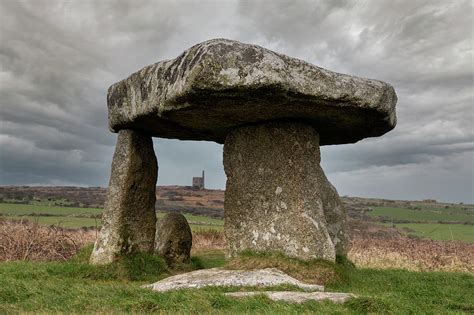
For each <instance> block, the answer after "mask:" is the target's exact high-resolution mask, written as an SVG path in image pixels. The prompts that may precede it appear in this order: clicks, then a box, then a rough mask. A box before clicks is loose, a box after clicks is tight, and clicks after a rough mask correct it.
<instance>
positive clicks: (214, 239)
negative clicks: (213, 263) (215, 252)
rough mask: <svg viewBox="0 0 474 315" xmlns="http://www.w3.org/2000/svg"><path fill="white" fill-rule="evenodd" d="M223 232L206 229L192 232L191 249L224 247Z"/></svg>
mask: <svg viewBox="0 0 474 315" xmlns="http://www.w3.org/2000/svg"><path fill="white" fill-rule="evenodd" d="M225 245H226V242H225V237H224V232H222V231H215V230H208V231H198V232H194V233H193V249H224V248H225Z"/></svg>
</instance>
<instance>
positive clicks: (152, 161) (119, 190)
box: [90, 130, 158, 264]
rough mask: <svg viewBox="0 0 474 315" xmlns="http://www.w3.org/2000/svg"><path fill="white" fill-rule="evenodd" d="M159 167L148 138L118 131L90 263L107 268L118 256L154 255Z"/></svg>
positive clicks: (132, 132) (143, 135) (131, 132)
mask: <svg viewBox="0 0 474 315" xmlns="http://www.w3.org/2000/svg"><path fill="white" fill-rule="evenodd" d="M157 176H158V163H157V161H156V157H155V153H154V151H153V142H152V139H151V137H150V136H149V135H146V134H143V133H141V132H138V131H133V130H121V131H120V132H119V134H118V139H117V146H116V148H115V153H114V158H113V161H112V172H111V175H110V182H109V189H108V192H107V201H106V203H105V208H104V212H103V215H102V229H101V230H100V234H99V237H98V239H97V241H96V243H95V246H94V251H93V252H92V255H91V258H90V261H91V263H93V264H107V263H111V262H112V261H114V259H115V258H116V257H117V256H119V255H126V254H131V253H134V252H153V249H154V242H155V229H156V214H155V200H156V195H155V190H156V180H157Z"/></svg>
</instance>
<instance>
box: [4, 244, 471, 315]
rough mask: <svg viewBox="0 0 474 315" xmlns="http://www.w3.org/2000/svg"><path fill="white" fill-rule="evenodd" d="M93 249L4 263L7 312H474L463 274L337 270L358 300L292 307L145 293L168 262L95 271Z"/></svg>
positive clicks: (200, 257)
mask: <svg viewBox="0 0 474 315" xmlns="http://www.w3.org/2000/svg"><path fill="white" fill-rule="evenodd" d="M88 253H89V252H88V251H83V252H81V254H80V255H79V257H77V258H75V259H73V260H72V261H69V262H63V263H58V262H50V263H34V262H8V263H0V313H23V312H31V313H58V312H59V313H91V312H94V313H96V312H100V313H110V312H116V313H117V312H119V313H123V312H135V313H137V312H140V313H150V312H162V313H168V314H176V313H181V314H182V313H187V314H189V313H192V314H195V313H219V314H222V313H225V314H236V313H245V314H249V313H264V314H283V313H284V314H305V313H333V314H334V313H339V314H354V313H355V314H364V313H397V314H408V313H412V314H420V313H433V314H447V313H452V314H455V313H458V314H459V313H463V312H464V313H469V312H471V313H472V312H474V304H473V301H474V277H473V276H472V275H467V274H461V273H437V272H423V273H421V272H409V271H403V270H373V269H355V268H353V267H350V266H349V265H340V266H338V267H337V270H338V272H339V273H340V274H341V276H340V277H337V278H335V280H334V281H332V282H329V283H327V284H326V287H327V289H328V290H330V291H340V292H352V293H355V294H357V295H358V296H359V297H358V298H356V299H353V300H351V301H349V302H346V303H345V304H342V305H336V304H332V303H330V302H323V303H317V302H308V303H304V304H301V305H299V304H290V303H284V302H272V301H270V300H269V299H267V298H264V297H261V296H257V297H252V298H247V299H242V300H234V299H232V298H230V297H225V296H223V295H222V293H223V292H226V291H235V290H237V288H207V289H200V290H178V291H173V292H168V293H157V292H153V291H151V290H148V289H142V288H140V285H142V284H144V283H151V282H154V281H157V280H159V279H161V278H163V277H166V276H167V275H169V271H168V270H166V269H165V267H164V265H163V261H162V260H161V259H160V258H158V257H154V256H147V255H141V256H138V257H137V258H134V259H129V260H127V261H121V262H120V263H117V264H115V265H113V266H105V267H104V266H102V267H96V266H90V265H88V264H87V263H86V262H85V260H86V259H87V257H88ZM224 264H225V261H224V258H223V253H222V252H218V251H211V252H202V253H199V252H198V253H195V255H194V257H193V265H194V268H196V267H197V268H199V267H200V268H210V267H216V266H222V265H224Z"/></svg>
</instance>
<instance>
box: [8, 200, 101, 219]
mask: <svg viewBox="0 0 474 315" xmlns="http://www.w3.org/2000/svg"><path fill="white" fill-rule="evenodd" d="M32 213H41V214H52V215H65V216H67V215H83V214H90V215H94V214H100V213H102V209H99V208H73V207H55V206H45V205H34V204H33V205H23V204H12V203H0V214H4V215H5V214H9V215H27V214H32Z"/></svg>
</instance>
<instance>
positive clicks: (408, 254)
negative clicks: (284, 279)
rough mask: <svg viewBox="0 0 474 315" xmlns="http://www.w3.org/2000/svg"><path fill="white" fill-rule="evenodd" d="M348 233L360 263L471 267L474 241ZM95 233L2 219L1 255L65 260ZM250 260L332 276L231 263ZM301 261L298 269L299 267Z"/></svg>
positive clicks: (212, 243)
mask: <svg viewBox="0 0 474 315" xmlns="http://www.w3.org/2000/svg"><path fill="white" fill-rule="evenodd" d="M352 223H354V222H352ZM351 234H352V235H353V236H352V242H351V246H350V249H349V253H348V258H349V260H350V261H352V262H353V263H354V264H355V265H356V266H358V267H366V268H383V269H385V268H402V269H408V270H413V271H461V272H468V273H474V244H465V243H453V242H442V241H431V240H423V239H410V238H407V237H405V236H403V235H401V234H400V233H399V232H397V231H396V230H395V229H390V228H385V227H380V226H373V225H368V224H366V223H363V224H362V223H356V224H355V225H354V224H352V226H351ZM95 236H96V235H95V231H90V230H89V231H83V230H65V229H61V228H56V227H44V226H41V225H38V224H36V223H29V222H23V223H21V222H13V221H8V220H2V219H0V261H13V260H33V261H52V260H67V259H68V258H70V257H71V256H73V255H75V254H76V253H77V252H78V250H79V249H80V248H81V247H83V246H84V245H86V244H90V243H92V242H94V240H95ZM225 246H226V243H225V238H224V233H223V232H222V231H213V230H210V231H198V232H195V233H194V234H193V250H212V249H213V250H215V249H217V250H222V249H224V248H225ZM273 260H275V259H273ZM250 265H252V266H254V268H257V267H262V268H264V267H277V268H280V269H281V270H283V271H286V272H288V273H290V274H294V275H295V277H297V278H305V279H310V281H312V280H311V279H318V281H319V280H320V279H321V278H322V277H323V276H324V277H326V276H327V277H330V275H329V274H325V272H326V271H328V272H330V270H329V269H328V270H326V271H325V270H324V268H322V269H319V270H315V273H314V274H308V272H309V271H308V270H306V269H305V268H304V266H298V265H297V264H296V263H295V262H293V261H291V262H290V263H288V261H282V262H281V264H280V263H279V262H278V261H277V262H275V261H272V259H271V258H268V257H266V258H265V259H261V257H260V258H258V259H256V258H255V257H252V256H248V257H243V258H240V259H238V260H235V262H233V265H232V264H231V265H230V267H232V266H234V267H238V266H241V267H246V266H250ZM300 267H301V270H302V271H301V272H302V273H301V274H299V273H298V269H299V268H300ZM315 281H316V280H315ZM319 283H321V282H319Z"/></svg>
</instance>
